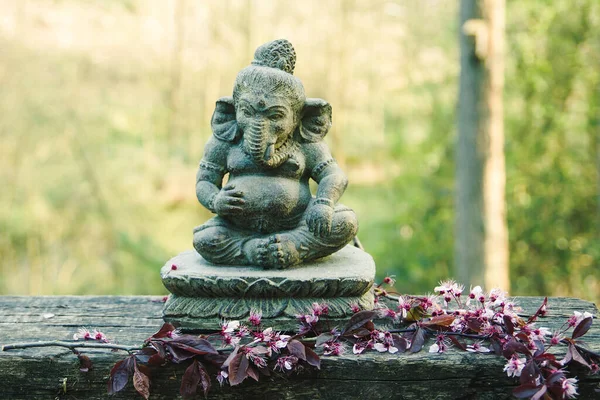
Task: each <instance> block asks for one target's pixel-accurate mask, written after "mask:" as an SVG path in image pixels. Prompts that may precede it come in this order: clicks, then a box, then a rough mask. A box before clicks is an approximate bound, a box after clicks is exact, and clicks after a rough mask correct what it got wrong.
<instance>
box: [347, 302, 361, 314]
mask: <svg viewBox="0 0 600 400" xmlns="http://www.w3.org/2000/svg"><path fill="white" fill-rule="evenodd" d="M350 310H352V313H354V314H356V313H357V312H359V311H360V310H361V308H360V306H359V305H358V304H357V303H351V304H350Z"/></svg>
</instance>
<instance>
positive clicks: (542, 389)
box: [531, 385, 548, 400]
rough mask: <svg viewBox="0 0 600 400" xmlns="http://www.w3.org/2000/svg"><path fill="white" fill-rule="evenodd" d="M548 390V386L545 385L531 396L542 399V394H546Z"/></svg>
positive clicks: (535, 399)
mask: <svg viewBox="0 0 600 400" xmlns="http://www.w3.org/2000/svg"><path fill="white" fill-rule="evenodd" d="M547 391H548V386H546V385H543V386H542V388H541V389H540V390H539V391H538V392H537V393H536V394H534V395H533V396H531V400H540V399H541V398H542V396H544V395H545V394H546V392H547Z"/></svg>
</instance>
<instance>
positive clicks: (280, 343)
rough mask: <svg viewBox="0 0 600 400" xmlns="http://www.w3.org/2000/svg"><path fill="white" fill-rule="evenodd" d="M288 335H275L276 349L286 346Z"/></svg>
mask: <svg viewBox="0 0 600 400" xmlns="http://www.w3.org/2000/svg"><path fill="white" fill-rule="evenodd" d="M290 337H291V336H290V335H280V334H279V335H277V338H276V340H275V347H276V348H277V349H282V348H284V347H285V346H287V345H288V341H289V340H290Z"/></svg>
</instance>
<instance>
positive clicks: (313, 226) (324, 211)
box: [306, 204, 333, 237]
mask: <svg viewBox="0 0 600 400" xmlns="http://www.w3.org/2000/svg"><path fill="white" fill-rule="evenodd" d="M332 219H333V207H331V206H329V205H326V204H313V206H312V207H311V209H310V210H309V211H308V215H307V216H306V223H307V224H308V230H309V231H311V232H312V233H313V234H314V235H315V236H319V237H327V236H329V234H330V233H331V220H332Z"/></svg>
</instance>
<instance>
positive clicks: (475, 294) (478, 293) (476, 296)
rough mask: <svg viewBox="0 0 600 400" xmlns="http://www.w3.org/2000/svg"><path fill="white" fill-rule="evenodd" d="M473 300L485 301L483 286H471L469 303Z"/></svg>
mask: <svg viewBox="0 0 600 400" xmlns="http://www.w3.org/2000/svg"><path fill="white" fill-rule="evenodd" d="M471 300H476V301H478V302H480V303H481V304H483V303H485V295H484V294H483V289H481V286H475V287H472V288H471V291H470V292H469V300H467V304H469V302H470V301H471Z"/></svg>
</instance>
